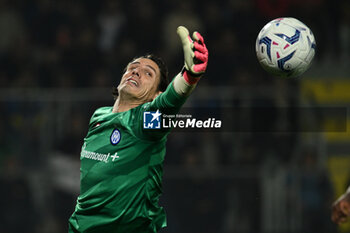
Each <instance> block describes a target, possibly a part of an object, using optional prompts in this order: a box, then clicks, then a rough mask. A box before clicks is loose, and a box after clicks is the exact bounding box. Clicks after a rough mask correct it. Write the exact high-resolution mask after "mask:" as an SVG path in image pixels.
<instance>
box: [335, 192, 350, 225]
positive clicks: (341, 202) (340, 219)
mask: <svg viewBox="0 0 350 233" xmlns="http://www.w3.org/2000/svg"><path fill="white" fill-rule="evenodd" d="M349 217H350V186H349V188H348V190H347V191H346V192H345V193H344V194H343V195H341V196H340V197H339V198H338V200H336V201H335V202H334V203H333V206H332V220H333V222H335V223H337V224H340V223H344V222H346V221H347V220H349Z"/></svg>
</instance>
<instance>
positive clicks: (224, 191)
mask: <svg viewBox="0 0 350 233" xmlns="http://www.w3.org/2000/svg"><path fill="white" fill-rule="evenodd" d="M349 12H350V3H349V1H346V0H332V1H330V0H303V1H301V0H295V1H282V0H280V1H271V0H251V1H247V0H220V1H211V0H206V1H199V0H193V1H188V0H167V1H162V0H134V1H114V0H102V1H68V0H63V1H53V0H28V1H9V0H3V1H0V88H1V90H3V93H11V92H9V91H11V90H12V91H14V93H15V94H14V95H10V96H5V95H4V94H1V96H0V109H1V112H2V114H1V115H0V120H1V122H2V123H3V124H1V125H0V184H1V187H2V191H1V192H0V203H1V205H0V206H1V211H0V232H2V233H14V232H16V233H17V232H27V233H34V232H35V233H44V232H50V233H56V232H57V233H60V232H66V226H67V223H66V222H67V219H68V217H69V215H70V214H71V213H72V211H73V208H74V206H75V199H76V196H77V194H78V192H79V189H78V188H79V187H77V186H76V183H74V182H73V184H70V183H69V182H70V181H69V177H68V178H67V177H66V178H65V179H63V180H65V181H64V182H63V183H60V181H57V180H58V179H59V178H58V177H59V176H60V175H61V173H62V170H63V171H64V170H65V168H64V167H66V169H67V167H69V168H74V169H75V172H77V173H79V167H74V166H75V165H76V164H77V166H79V164H78V163H79V153H80V147H81V144H82V143H81V142H82V139H83V137H84V135H85V133H86V130H87V125H88V122H89V118H90V116H91V114H92V112H93V111H94V110H95V109H96V108H97V107H99V106H102V105H112V104H113V97H112V94H111V93H110V94H109V93H107V95H109V96H107V97H106V98H105V99H103V100H101V99H97V100H96V101H90V99H91V97H90V98H87V99H89V100H86V101H83V100H84V97H82V98H81V99H82V100H81V101H80V102H79V101H78V102H74V103H73V102H70V101H69V98H68V99H67V100H65V101H61V102H57V101H55V99H54V98H53V101H52V102H50V100H47V99H42V100H40V101H38V100H37V99H38V98H37V97H36V100H28V99H26V96H33V93H37V94H36V95H37V96H39V97H40V96H41V95H42V96H43V98H45V97H46V96H50V95H48V94H47V93H48V92H49V93H50V91H51V90H52V92H53V93H56V92H54V91H57V90H68V91H70V92H71V93H75V92H79V90H81V89H82V88H83V89H84V88H87V89H88V90H100V89H103V90H108V89H110V90H112V86H113V85H117V84H118V83H119V80H120V77H121V75H122V72H123V69H124V67H125V66H126V65H127V63H128V62H129V61H130V60H131V59H132V58H133V57H135V56H139V55H143V54H146V53H155V54H157V55H159V56H161V57H163V58H164V60H165V61H166V63H167V65H168V67H169V72H170V77H174V76H175V75H176V74H177V73H178V72H179V71H180V70H181V68H182V66H183V57H182V56H183V54H182V49H181V45H180V41H179V39H178V37H177V34H176V28H177V26H179V25H184V26H186V27H187V28H189V30H190V31H194V30H198V31H199V32H200V33H201V34H202V35H203V36H204V38H205V40H206V44H207V47H208V49H209V52H210V58H209V66H208V71H207V73H206V75H205V77H204V78H203V79H202V80H201V83H200V84H199V87H198V88H199V89H200V88H207V89H206V90H209V92H207V93H206V95H207V96H205V98H204V99H208V95H210V96H209V97H212V98H210V99H211V100H210V102H205V103H204V104H207V105H208V104H210V105H211V106H214V107H221V106H224V105H226V107H227V105H228V106H253V105H254V106H268V107H271V106H281V105H282V106H289V105H293V104H296V103H298V98H297V96H298V91H299V90H298V86H299V80H288V81H286V80H281V79H274V78H271V77H270V76H269V75H268V74H267V73H266V72H264V71H263V70H262V69H261V67H260V66H259V65H258V63H257V60H256V56H255V40H256V36H257V34H258V32H259V30H260V29H261V28H262V27H263V26H264V25H265V24H266V23H267V22H268V21H270V20H272V19H274V18H277V17H280V16H293V17H295V18H298V19H300V20H301V21H303V22H304V23H305V24H307V25H308V26H309V27H310V28H311V29H312V31H313V32H314V34H315V37H316V41H317V46H318V47H317V55H316V58H315V65H316V66H317V65H318V64H323V63H324V62H332V64H339V63H346V62H347V61H348V60H349V58H350V43H349V41H350V14H349ZM320 16H322V17H320ZM335 69H336V68H335ZM310 75H311V76H312V73H310ZM231 86H232V88H233V90H238V91H240V90H241V91H240V92H239V93H240V94H239V95H238V97H237V96H234V97H232V96H231V95H229V98H228V97H227V98H226V97H225V96H224V97H221V98H218V96H222V95H221V93H217V91H218V90H221V89H220V88H222V87H231ZM261 86H263V87H268V88H269V89H268V90H269V91H268V92H269V93H268V95H266V89H259V87H261ZM28 90H29V92H30V93H31V94H30V95H28V93H27V92H28ZM242 90H243V91H242ZM244 90H254V91H253V93H252V91H251V92H249V91H244ZM45 93H46V94H45ZM63 95H64V94H63ZM21 97H22V98H21ZM109 97H110V99H109ZM34 99H35V98H34ZM39 99H40V98H39ZM247 99H248V101H247ZM200 104H203V101H201V96H198V97H197V96H196V97H195V98H194V100H192V101H190V102H189V107H194V106H196V105H200ZM250 114H254V113H250ZM276 114H277V115H278V113H276ZM289 114H293V113H289ZM242 119H246V118H245V117H244V115H243V116H242ZM260 120H261V121H260V122H258V123H257V124H261V125H265V126H266V127H274V125H275V124H278V123H279V122H278V121H277V120H276V119H271V118H268V119H265V118H263V117H262V118H260ZM242 122H244V120H243V121H242ZM284 127H287V128H288V127H291V126H290V125H289V126H288V125H287V126H284ZM316 144H317V143H316ZM167 150H168V153H167V158H166V164H165V165H166V166H169V167H177V168H181V169H180V170H176V169H175V170H176V171H175V172H173V173H172V172H169V178H167V171H166V170H165V180H164V192H165V194H164V198H163V199H162V202H163V203H164V205H165V206H166V209H167V210H168V216H169V222H170V223H169V225H170V226H169V228H168V230H167V231H164V232H171V233H176V232H183V233H187V232H191V233H195V232H198V233H211V232H215V233H217V232H224V233H226V232H227V233H229V232H231V233H236V232H237V233H240V232H242V233H249V232H263V230H262V229H270V228H269V226H268V224H267V223H268V220H266V221H262V219H263V218H262V214H263V212H264V210H263V204H262V203H264V201H263V197H262V188H261V186H262V184H266V185H267V186H268V185H269V182H270V186H268V187H272V188H271V190H270V191H271V192H274V191H276V190H279V191H280V189H279V188H276V187H275V189H273V185H272V184H271V181H270V180H269V179H267V178H268V177H276V176H277V175H276V174H278V171H279V169H280V168H281V167H282V168H283V167H290V166H291V164H293V166H295V167H296V168H298V169H296V171H297V172H295V173H293V172H292V171H293V169H291V170H288V169H286V170H288V171H289V173H288V172H287V173H284V175H283V177H285V179H284V180H280V181H278V180H276V181H275V182H276V183H273V184H275V185H277V184H281V185H282V186H283V187H284V188H285V189H286V190H289V189H292V188H293V187H294V188H295V185H297V186H298V188H297V189H293V190H294V191H293V192H291V194H293V195H295V196H293V195H289V198H290V199H293V201H292V202H288V200H287V201H286V200H285V202H284V203H289V205H291V204H290V203H299V204H300V206H299V207H298V208H297V210H295V211H296V212H295V213H294V215H293V216H295V215H298V214H302V216H309V217H308V218H305V219H307V220H308V221H305V222H304V220H305V219H303V221H299V222H300V224H301V225H300V226H295V231H290V232H303V233H308V232H319V233H322V232H330V229H331V230H333V232H334V231H335V229H333V227H334V226H332V225H331V224H330V222H329V218H328V214H327V211H328V208H329V205H330V203H331V199H332V198H333V196H332V195H333V193H332V192H333V190H332V186H331V183H330V181H329V177H328V176H327V173H326V172H325V170H324V167H322V166H320V164H322V161H321V162H320V160H321V159H320V158H322V151H320V148H319V146H315V145H314V144H312V145H311V146H310V145H303V144H302V143H300V137H299V134H298V133H296V132H294V133H281V134H261V133H257V134H254V133H247V134H243V135H240V134H232V133H231V134H230V133H227V134H219V133H174V134H171V135H170V137H169V142H168V147H167ZM72 164H74V166H73V167H72ZM225 166H226V167H227V166H229V169H228V170H229V171H227V172H225V169H221V167H225ZM262 167H263V168H267V171H271V172H270V173H266V174H265V173H264V177H263V178H261V177H260V175H261V174H260V168H262ZM295 167H293V168H295ZM245 168H246V169H245ZM55 169H56V170H58V171H56V170H55ZM198 169H199V170H203V171H205V173H206V175H205V174H204V175H203V174H202V173H201V172H200V171H199V172H198V173H196V172H195V171H197V170H198ZM232 169H233V170H234V171H232ZM235 169H236V170H235ZM171 171H173V170H171ZM219 171H220V172H219ZM235 171H237V172H236V173H237V174H236V173H235ZM273 171H274V172H273ZM69 172H72V171H67V173H66V174H70V173H69ZM75 172H74V171H73V172H72V173H74V175H76V173H75ZM281 172H282V171H281ZM179 173H181V174H180V175H179ZM296 173H297V174H298V175H297V176H296V175H295V174H296ZM225 174H226V175H227V176H226V175H225ZM232 174H233V175H232ZM235 174H236V175H235ZM266 177H267V178H266ZM55 178H57V179H55ZM74 178H77V177H74ZM264 178H266V179H267V180H264ZM78 179H79V178H78ZM271 179H272V178H271ZM278 182H280V183H278ZM56 183H58V185H56ZM60 184H63V185H60ZM68 186H69V187H72V188H67V187H68ZM277 186H278V185H277ZM65 187H66V188H65ZM265 191H266V189H265ZM267 191H268V190H267ZM296 200H297V201H296ZM272 201H274V200H272ZM179 203H181V204H180V205H179ZM277 205H278V204H277ZM286 205H287V204H286ZM288 208H291V207H290V206H289V207H288ZM272 215H273V214H272ZM286 216H287V215H286ZM295 221H296V222H297V220H295ZM316 225H317V226H318V229H317V230H315V226H316ZM280 229H283V228H280ZM273 230H275V231H273ZM278 230H279V228H277V229H272V230H271V231H270V232H283V231H278Z"/></svg>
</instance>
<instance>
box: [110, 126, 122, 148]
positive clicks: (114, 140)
mask: <svg viewBox="0 0 350 233" xmlns="http://www.w3.org/2000/svg"><path fill="white" fill-rule="evenodd" d="M120 139H121V134H120V132H119V130H118V129H115V130H113V132H112V134H111V143H112V145H117V144H118V143H119V142H120Z"/></svg>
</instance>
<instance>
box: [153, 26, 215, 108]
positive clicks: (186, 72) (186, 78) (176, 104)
mask: <svg viewBox="0 0 350 233" xmlns="http://www.w3.org/2000/svg"><path fill="white" fill-rule="evenodd" d="M177 34H178V35H179V37H180V40H181V42H182V48H183V53H184V63H185V65H184V68H183V69H182V71H181V72H180V73H179V74H178V75H176V77H175V78H174V79H173V81H172V82H171V83H170V85H169V86H168V88H167V90H166V91H165V92H164V93H162V94H161V95H159V96H158V97H157V98H156V99H155V100H154V101H153V102H152V103H151V107H152V108H153V109H159V110H161V111H163V112H172V113H174V112H176V111H178V110H179V109H180V107H181V106H182V105H183V103H184V102H185V101H186V98H187V97H188V96H189V95H190V94H191V92H192V91H193V89H194V88H195V86H196V85H197V83H198V81H199V80H200V78H201V77H202V75H203V74H204V73H205V71H206V68H207V64H208V56H209V53H208V49H207V47H206V45H205V43H204V39H203V37H202V36H201V34H199V33H198V32H194V33H193V35H192V38H191V37H190V35H189V31H188V30H187V28H185V27H183V26H179V27H178V28H177Z"/></svg>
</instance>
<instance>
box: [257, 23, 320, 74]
mask: <svg viewBox="0 0 350 233" xmlns="http://www.w3.org/2000/svg"><path fill="white" fill-rule="evenodd" d="M315 48H316V42H315V37H314V35H313V34H312V32H311V30H310V29H309V28H308V27H307V26H306V25H305V24H303V23H302V22H300V21H299V20H297V19H295V18H278V19H275V20H272V21H271V22H269V23H268V24H266V25H265V26H264V27H263V29H261V31H260V33H259V35H258V38H257V39H256V45H255V49H256V55H257V57H258V60H259V63H260V64H261V66H262V67H263V68H264V69H265V70H266V71H268V72H269V73H271V74H272V75H275V76H281V77H296V76H300V75H301V74H302V73H304V72H305V71H306V70H307V69H308V68H309V66H310V65H311V61H312V59H313V57H314V55H315Z"/></svg>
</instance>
